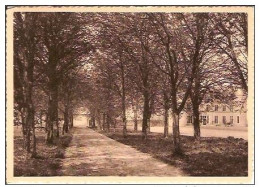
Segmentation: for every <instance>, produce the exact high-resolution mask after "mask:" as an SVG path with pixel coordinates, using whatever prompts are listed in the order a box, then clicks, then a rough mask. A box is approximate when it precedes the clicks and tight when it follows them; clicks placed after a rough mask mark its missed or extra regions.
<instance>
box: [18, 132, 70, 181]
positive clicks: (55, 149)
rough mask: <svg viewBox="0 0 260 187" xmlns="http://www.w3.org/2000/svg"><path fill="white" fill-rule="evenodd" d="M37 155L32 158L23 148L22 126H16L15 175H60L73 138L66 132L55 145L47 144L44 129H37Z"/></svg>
mask: <svg viewBox="0 0 260 187" xmlns="http://www.w3.org/2000/svg"><path fill="white" fill-rule="evenodd" d="M36 133H37V134H36V135H37V157H36V158H31V157H30V155H28V154H27V153H26V151H25V150H24V148H23V139H22V132H21V128H20V127H14V176H58V175H61V172H60V170H61V163H62V159H64V151H65V148H66V147H67V146H68V145H69V142H70V141H71V139H72V135H71V134H66V135H64V136H61V137H60V138H59V139H56V140H55V142H54V145H46V143H45V133H44V131H36Z"/></svg>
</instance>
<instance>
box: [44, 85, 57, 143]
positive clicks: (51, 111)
mask: <svg viewBox="0 0 260 187" xmlns="http://www.w3.org/2000/svg"><path fill="white" fill-rule="evenodd" d="M57 113H58V89H57V86H56V85H54V88H52V89H51V90H50V96H49V106H48V118H47V119H48V121H47V123H48V124H47V140H46V142H47V143H48V144H53V138H54V131H53V130H54V129H53V127H54V125H55V124H56V121H57Z"/></svg>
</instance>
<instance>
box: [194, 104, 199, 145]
mask: <svg viewBox="0 0 260 187" xmlns="http://www.w3.org/2000/svg"><path fill="white" fill-rule="evenodd" d="M199 116H200V113H199V105H198V104H193V117H194V122H193V127H194V138H195V139H196V140H200V120H199Z"/></svg>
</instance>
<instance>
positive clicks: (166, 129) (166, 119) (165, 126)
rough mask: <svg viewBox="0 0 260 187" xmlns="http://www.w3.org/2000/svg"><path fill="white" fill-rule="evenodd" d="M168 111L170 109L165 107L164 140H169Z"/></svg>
mask: <svg viewBox="0 0 260 187" xmlns="http://www.w3.org/2000/svg"><path fill="white" fill-rule="evenodd" d="M168 111H169V110H168V107H164V133H163V137H164V138H168V135H169V124H168Z"/></svg>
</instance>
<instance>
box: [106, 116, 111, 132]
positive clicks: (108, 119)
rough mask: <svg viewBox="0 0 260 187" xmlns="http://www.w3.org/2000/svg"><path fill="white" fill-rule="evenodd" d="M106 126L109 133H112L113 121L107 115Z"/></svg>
mask: <svg viewBox="0 0 260 187" xmlns="http://www.w3.org/2000/svg"><path fill="white" fill-rule="evenodd" d="M106 119H107V120H106V122H107V123H106V126H107V131H108V132H109V131H110V123H111V120H110V116H109V115H108V114H107V115H106Z"/></svg>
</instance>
